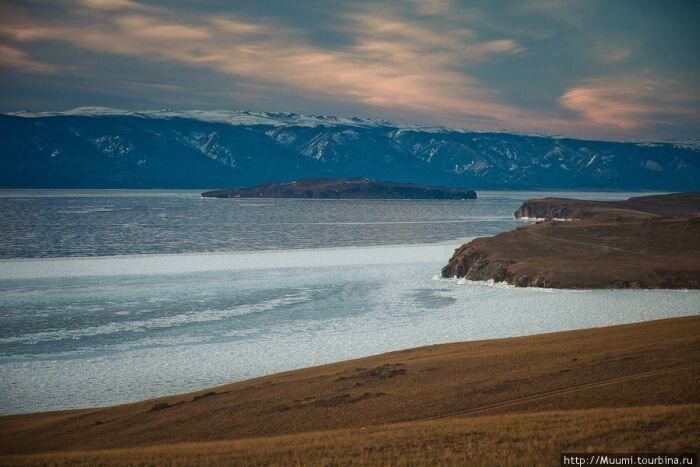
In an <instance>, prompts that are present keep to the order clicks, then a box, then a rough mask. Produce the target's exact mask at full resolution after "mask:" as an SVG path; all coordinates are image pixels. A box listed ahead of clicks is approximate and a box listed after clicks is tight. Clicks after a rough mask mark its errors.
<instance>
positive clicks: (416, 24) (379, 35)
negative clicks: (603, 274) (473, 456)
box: [0, 0, 698, 136]
mask: <svg viewBox="0 0 700 467" xmlns="http://www.w3.org/2000/svg"><path fill="white" fill-rule="evenodd" d="M271 1H272V0H271ZM341 3H342V6H341V7H338V8H335V9H331V8H324V9H323V18H324V23H323V26H319V25H318V24H316V23H315V21H317V20H318V18H317V16H314V14H316V13H318V9H316V8H309V9H308V13H309V18H306V17H303V15H302V16H295V14H299V12H302V13H304V12H306V11H307V10H304V8H305V7H308V5H307V4H306V3H304V2H300V3H299V6H298V7H297V6H295V7H294V8H293V9H289V8H271V7H270V8H268V7H266V8H262V7H259V6H258V5H257V3H255V2H252V3H251V4H246V7H245V8H243V7H241V6H240V5H235V4H234V5H233V6H230V7H227V8H225V11H224V12H221V9H220V8H219V7H217V8H219V10H218V12H216V13H214V12H213V10H212V8H213V7H208V8H204V7H199V6H191V5H190V6H180V7H168V8H165V7H159V6H155V4H154V3H149V4H145V3H141V2H139V1H137V0H61V1H59V2H56V3H52V4H51V7H50V8H49V7H48V6H46V5H45V6H42V7H37V3H34V2H28V4H27V5H28V6H22V5H21V3H19V2H18V3H9V2H7V3H5V4H3V3H2V0H0V10H1V11H0V14H1V15H2V17H3V21H1V22H0V44H1V45H2V49H0V65H2V66H3V67H5V68H10V69H15V70H23V71H29V72H33V73H54V74H56V73H58V72H62V73H64V76H65V81H66V83H67V82H68V81H70V80H71V76H72V75H71V73H75V74H76V76H77V68H70V65H72V64H74V63H80V64H81V65H83V66H82V68H80V70H79V72H80V77H81V78H82V79H84V80H89V79H90V77H91V76H93V75H94V76H95V77H99V78H100V81H102V82H103V83H104V86H105V88H106V89H107V88H111V89H115V90H123V89H129V90H131V89H133V90H134V92H133V93H130V92H129V91H125V95H129V96H131V98H132V101H134V102H138V99H137V98H134V96H133V95H132V94H134V95H135V94H138V93H141V95H146V94H147V98H148V102H163V104H165V105H168V106H170V105H177V103H183V102H187V103H189V102H193V101H196V102H198V103H199V102H201V103H203V105H204V106H206V107H215V106H219V107H220V106H228V105H240V104H241V103H246V105H250V106H251V107H252V108H256V109H269V110H291V111H309V110H310V111H312V112H319V113H325V112H327V111H328V109H333V111H334V112H338V111H340V112H341V113H342V112H352V113H353V114H357V113H358V112H360V113H365V114H369V115H374V116H380V117H383V118H389V119H392V120H398V121H403V122H412V123H428V124H443V125H448V126H455V127H476V128H480V129H502V128H511V129H516V130H520V131H528V132H531V131H535V132H547V133H551V132H558V133H563V134H569V135H572V134H574V135H579V136H581V135H583V136H596V135H598V136H599V135H603V134H605V135H612V134H613V132H616V133H615V134H623V133H624V134H626V135H627V134H633V133H634V132H635V131H638V132H643V131H647V130H648V129H649V128H651V127H653V126H654V125H657V126H658V125H667V127H668V125H669V122H673V121H674V119H676V120H675V121H679V120H678V119H683V121H685V122H690V123H691V124H693V125H695V123H693V122H696V121H697V108H698V99H697V93H696V92H694V91H693V90H692V89H688V87H687V86H686V88H683V89H685V91H684V93H685V101H684V100H683V99H684V97H683V96H681V93H680V91H679V90H680V89H681V88H682V86H681V85H680V83H677V82H674V81H664V80H663V79H661V78H660V77H659V76H661V75H658V76H656V77H655V78H654V79H652V78H650V77H651V75H650V74H649V73H647V74H644V73H640V74H637V75H635V74H634V73H633V72H634V70H633V67H634V66H635V65H637V66H639V63H642V62H641V60H643V59H645V58H646V57H644V50H645V49H644V47H645V41H644V40H643V39H644V38H639V37H635V36H634V35H629V34H624V32H618V31H617V29H616V30H615V31H614V33H610V34H607V35H606V34H600V35H599V36H598V35H597V36H596V39H595V40H594V41H591V40H590V34H586V35H585V37H584V36H580V37H579V36H576V34H578V33H574V32H572V31H579V32H580V31H583V30H585V29H586V28H585V24H584V23H585V21H586V19H585V18H588V17H590V16H591V15H593V13H595V12H592V13H591V12H589V13H586V12H588V10H595V8H598V6H599V4H597V3H596V4H595V5H594V6H593V7H591V6H590V5H589V4H588V3H587V2H583V1H581V2H569V3H564V4H562V3H561V2H557V1H554V0H529V1H523V2H519V3H518V2H514V3H513V4H512V5H509V8H508V12H507V14H506V13H504V11H502V8H499V7H492V6H490V5H488V4H481V5H479V6H478V8H475V7H470V8H464V7H463V6H460V5H459V4H458V2H453V1H452V0H430V1H423V0H421V1H419V0H410V1H406V2H402V3H400V4H397V3H396V2H389V1H387V2H341ZM178 5H181V4H180V3H178ZM596 5H597V6H596ZM281 6H282V7H284V6H285V5H284V4H282V5H281ZM579 13H580V14H581V15H583V16H581V15H579ZM584 13H586V14H584ZM593 16H595V15H593ZM576 17H579V18H581V17H582V18H583V20H581V21H579V23H580V24H579V23H577V22H576V20H575V18H576ZM535 18H539V19H541V20H542V21H540V22H538V21H536V20H535ZM524 19H527V21H525V20H524ZM328 24H332V28H331V27H327V25H328ZM615 27H616V28H617V25H616V26H615ZM582 38H583V39H582ZM584 39H585V47H583V46H582V44H583V42H581V41H582V40H584ZM30 43H31V44H32V46H33V47H32V49H31V50H32V56H31V57H30V56H29V55H28V54H27V53H26V52H25V51H24V50H26V49H27V44H30ZM66 44H67V46H66ZM45 46H46V47H45ZM44 47H45V48H44ZM81 50H86V51H89V52H90V54H85V57H86V58H84V59H83V58H82V57H79V55H80V51H81ZM49 51H50V54H51V55H49ZM95 54H96V55H97V56H99V57H100V59H99V60H97V61H95V62H94V64H95V66H94V70H93V69H92V67H91V65H92V64H93V63H91V62H88V63H87V65H85V61H87V60H88V59H89V58H87V57H93V56H94V55H95ZM110 56H114V59H112V60H111V59H110ZM47 57H49V58H50V59H47ZM123 57H129V58H133V59H134V60H123ZM42 60H44V61H49V62H50V63H51V64H49V63H44V62H43V61H42ZM644 63H645V66H649V65H647V64H646V63H648V61H647V62H644ZM114 66H119V67H123V69H124V73H123V74H115V73H113V72H112V70H113V67H114ZM107 69H109V70H110V72H109V73H107V72H106V71H105V70H107ZM650 69H651V68H650ZM161 70H162V73H166V72H167V75H165V74H162V73H161ZM91 73H92V75H91ZM606 73H610V74H614V76H605V74H606ZM691 75H692V73H686V74H685V75H684V76H685V79H686V82H689V81H690V80H689V79H688V76H691ZM591 76H598V78H591ZM639 76H642V77H644V79H641V78H639ZM664 76H672V75H671V74H666V75H664ZM96 80H97V79H95V81H96ZM59 81H60V80H52V83H51V84H52V85H53V86H56V88H57V89H59V88H60V87H61V84H60V82H59ZM129 81H130V82H131V83H132V84H129V85H128V86H127V84H126V83H127V82H129ZM159 82H167V83H168V85H167V86H165V87H162V88H159V87H158V83H159ZM57 83H58V84H57ZM133 83H150V84H149V85H148V86H145V85H143V86H141V85H135V84H133ZM17 86H20V84H17ZM65 86H67V84H65V85H64V87H65ZM651 88H654V89H651ZM146 89H150V90H151V91H150V92H149V91H146ZM58 92H60V90H59V91H58ZM106 92H107V91H100V93H102V94H104V93H106ZM178 93H181V94H182V95H179V94H178ZM195 94H196V96H195ZM96 95H97V94H96ZM193 96H194V97H193ZM507 96H508V97H507ZM199 98H201V100H197V99H199ZM193 99H194V100H193ZM207 99H208V100H207ZM114 101H117V96H116V95H115V98H114V99H113V100H112V102H114ZM117 102H118V101H117ZM117 105H118V104H117ZM198 105H199V104H198ZM66 106H67V107H68V106H70V103H67V104H66ZM302 109H304V110H302ZM696 127H697V125H696ZM686 128H690V127H689V126H686ZM684 131H685V130H684Z"/></svg>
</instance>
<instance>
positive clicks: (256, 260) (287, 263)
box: [0, 242, 458, 280]
mask: <svg viewBox="0 0 700 467" xmlns="http://www.w3.org/2000/svg"><path fill="white" fill-rule="evenodd" d="M457 246H458V245H457V244H455V243H454V242H450V243H449V244H446V243H443V244H431V245H405V246H388V247H366V248H361V247H358V248H352V247H349V248H315V249H299V250H279V251H277V250H268V251H258V252H236V253H191V254H177V255H129V256H109V257H90V258H49V259H16V260H15V259H13V260H0V280H7V279H31V278H49V277H62V278H66V277H84V276H120V275H160V274H183V273H196V272H208V271H225V270H229V271H230V270H259V269H280V268H295V267H330V266H336V267H341V266H357V265H379V264H410V263H435V262H443V261H445V258H449V257H450V255H451V254H452V251H453V250H454V248H455V247H457Z"/></svg>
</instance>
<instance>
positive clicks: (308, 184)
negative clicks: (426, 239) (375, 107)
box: [202, 177, 476, 200]
mask: <svg viewBox="0 0 700 467" xmlns="http://www.w3.org/2000/svg"><path fill="white" fill-rule="evenodd" d="M202 196H203V197H205V198H305V199H444V200H462V199H476V192H475V191H474V190H469V189H466V188H457V187H446V186H430V185H417V184H413V183H400V182H379V181H375V180H370V179H369V178H364V177H363V178H307V179H302V180H296V181H292V182H287V183H267V184H265V185H257V186H253V187H250V188H230V189H227V190H215V191H207V192H205V193H202Z"/></svg>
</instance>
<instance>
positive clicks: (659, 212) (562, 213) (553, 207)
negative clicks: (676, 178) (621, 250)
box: [513, 192, 700, 219]
mask: <svg viewBox="0 0 700 467" xmlns="http://www.w3.org/2000/svg"><path fill="white" fill-rule="evenodd" d="M513 215H514V216H515V218H516V219H588V218H592V217H615V216H639V217H656V216H694V215H700V193H698V192H695V193H671V194H668V195H651V196H639V197H634V198H629V199H626V200H622V201H587V200H579V199H567V198H541V199H533V200H529V201H525V202H524V203H523V205H522V206H520V208H518V210H517V211H515V213H513Z"/></svg>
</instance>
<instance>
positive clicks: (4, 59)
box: [0, 44, 60, 73]
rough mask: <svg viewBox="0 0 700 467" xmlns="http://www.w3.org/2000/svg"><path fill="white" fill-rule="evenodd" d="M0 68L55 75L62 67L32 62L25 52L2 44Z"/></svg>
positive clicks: (0, 46)
mask: <svg viewBox="0 0 700 467" xmlns="http://www.w3.org/2000/svg"><path fill="white" fill-rule="evenodd" d="M0 67H4V68H12V69H16V70H20V71H29V72H34V73H54V72H55V71H57V70H58V69H59V68H60V67H57V66H56V65H51V64H49V63H43V62H39V61H37V60H32V58H31V57H30V56H29V55H28V54H27V53H26V52H24V51H22V50H20V49H16V48H14V47H8V46H5V45H2V44H0Z"/></svg>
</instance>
